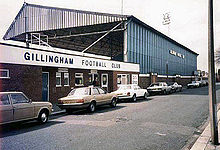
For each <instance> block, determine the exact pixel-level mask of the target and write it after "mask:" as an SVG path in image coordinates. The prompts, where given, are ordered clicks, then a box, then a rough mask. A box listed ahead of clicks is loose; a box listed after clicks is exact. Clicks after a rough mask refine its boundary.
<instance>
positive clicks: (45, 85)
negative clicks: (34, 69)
mask: <svg viewBox="0 0 220 150" xmlns="http://www.w3.org/2000/svg"><path fill="white" fill-rule="evenodd" d="M42 100H43V101H49V72H43V74H42Z"/></svg>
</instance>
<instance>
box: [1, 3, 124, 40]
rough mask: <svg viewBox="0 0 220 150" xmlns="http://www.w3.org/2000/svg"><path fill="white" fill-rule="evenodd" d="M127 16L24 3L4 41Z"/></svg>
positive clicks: (120, 19) (118, 19)
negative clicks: (25, 34) (26, 34)
mask: <svg viewBox="0 0 220 150" xmlns="http://www.w3.org/2000/svg"><path fill="white" fill-rule="evenodd" d="M127 17H128V16H126V15H116V14H108V13H98V12H90V11H82V10H74V9H65V8H56V7H48V6H40V5H34V4H28V3H24V5H23V6H22V8H21V9H20V11H19V13H18V14H17V16H16V17H15V19H14V21H13V22H12V24H11V25H10V27H9V29H8V30H7V32H6V34H5V35H4V37H3V39H4V40H9V39H13V38H14V37H16V36H17V35H21V34H23V33H27V32H38V31H45V30H56V29H63V28H72V27H79V26H88V25H95V24H103V23H111V22H116V21H123V20H127Z"/></svg>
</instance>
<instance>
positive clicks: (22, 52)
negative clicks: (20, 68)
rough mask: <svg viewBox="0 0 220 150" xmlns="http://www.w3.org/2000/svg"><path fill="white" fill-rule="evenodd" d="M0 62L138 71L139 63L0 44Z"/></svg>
mask: <svg viewBox="0 0 220 150" xmlns="http://www.w3.org/2000/svg"><path fill="white" fill-rule="evenodd" d="M0 63H12V64H24V65H38V66H51V67H65V68H79V69H95V70H112V71H131V72H139V64H132V63H124V62H118V61H111V60H103V59H97V58H89V57H83V56H75V55H71V54H64V53H59V52H51V51H44V50H35V49H27V48H21V47H16V46H8V45H1V44H0Z"/></svg>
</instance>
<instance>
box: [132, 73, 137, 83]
mask: <svg viewBox="0 0 220 150" xmlns="http://www.w3.org/2000/svg"><path fill="white" fill-rule="evenodd" d="M132 84H136V85H138V74H132Z"/></svg>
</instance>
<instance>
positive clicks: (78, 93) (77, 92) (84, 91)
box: [68, 88, 90, 96]
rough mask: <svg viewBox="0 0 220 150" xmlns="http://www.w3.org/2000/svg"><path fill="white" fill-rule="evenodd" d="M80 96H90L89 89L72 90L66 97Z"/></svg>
mask: <svg viewBox="0 0 220 150" xmlns="http://www.w3.org/2000/svg"><path fill="white" fill-rule="evenodd" d="M72 95H74V96H82V95H90V88H77V89H73V90H72V91H71V92H70V93H69V94H68V96H72Z"/></svg>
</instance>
